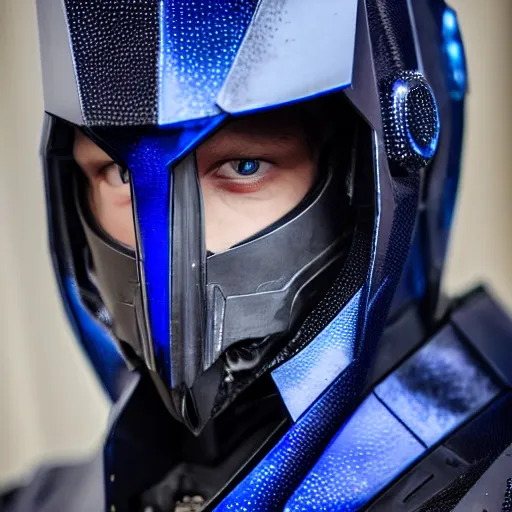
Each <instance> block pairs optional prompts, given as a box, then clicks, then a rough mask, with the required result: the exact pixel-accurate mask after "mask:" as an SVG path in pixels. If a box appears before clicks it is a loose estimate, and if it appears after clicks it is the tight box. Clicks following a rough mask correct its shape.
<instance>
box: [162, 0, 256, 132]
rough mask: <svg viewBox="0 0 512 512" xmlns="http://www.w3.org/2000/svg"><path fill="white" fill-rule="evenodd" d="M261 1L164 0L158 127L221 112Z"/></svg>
mask: <svg viewBox="0 0 512 512" xmlns="http://www.w3.org/2000/svg"><path fill="white" fill-rule="evenodd" d="M257 3H258V2H257V0H210V1H204V0H161V1H160V25H161V28H160V31H161V41H160V50H159V77H158V90H159V102H158V124H160V125H165V124H169V123H174V122H178V121H182V120H185V119H197V118H201V117H205V116H211V115H214V114H217V113H218V112H219V109H218V107H217V106H216V98H217V95H218V92H219V91H220V89H221V87H222V85H223V83H224V80H225V78H226V76H227V74H228V72H229V70H230V68H231V65H232V64H233V61H234V59H235V56H236V54H237V52H238V49H239V47H240V43H241V42H242V38H243V37H244V34H245V32H246V30H247V27H248V26H249V23H250V21H251V19H252V16H253V14H254V11H255V9H256V5H257Z"/></svg>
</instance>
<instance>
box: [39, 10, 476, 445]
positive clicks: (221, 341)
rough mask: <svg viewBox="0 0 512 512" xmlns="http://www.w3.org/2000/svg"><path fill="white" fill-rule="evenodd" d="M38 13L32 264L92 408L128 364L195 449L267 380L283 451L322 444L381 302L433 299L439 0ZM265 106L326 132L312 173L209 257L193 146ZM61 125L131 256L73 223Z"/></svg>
mask: <svg viewBox="0 0 512 512" xmlns="http://www.w3.org/2000/svg"><path fill="white" fill-rule="evenodd" d="M38 18H39V29H40V42H41V54H42V69H43V82H44V95H45V110H46V121H45V129H44V135H43V144H42V157H43V162H44V169H45V176H46V189H47V198H48V201H47V202H48V211H49V224H50V243H51V248H52V255H53V261H54V265H55V270H56V274H57V277H58V280H59V284H60V291H61V294H62V297H63V299H64V303H65V305H66V308H67V311H68V314H69V317H70V319H71V322H72V324H73V325H74V327H75V329H76V332H77V335H78V337H79V339H80V341H81V343H82V344H83V346H84V348H85V351H86V352H87V354H88V356H89V358H90V360H91V361H92V363H93V366H94V368H95V369H96V371H97V373H98V375H99V376H100V378H101V380H102V382H103V383H104V385H105V388H106V389H107V391H108V393H109V394H110V396H111V397H112V398H113V399H114V400H115V399H116V398H117V397H118V396H119V394H120V392H121V390H122V388H123V383H124V382H125V378H126V374H127V373H126V372H127V371H129V370H130V369H133V368H135V367H136V368H138V369H139V370H140V371H143V372H147V373H148V374H149V375H150V376H151V378H152V380H153V382H154V384H155V386H156V388H157V389H158V392H159V394H160V396H161V397H162V399H163V401H164V403H165V405H166V407H167V408H168V409H169V411H170V412H171V414H172V415H173V417H174V418H175V419H177V420H178V421H180V422H182V423H184V424H185V425H186V426H187V427H188V429H189V430H191V431H192V432H194V433H196V434H198V433H199V432H200V431H201V430H202V429H203V428H204V427H205V425H206V424H207V423H208V422H209V421H210V420H211V419H212V418H214V417H216V416H217V415H219V414H220V413H222V411H224V410H226V408H228V407H229V405H230V404H231V403H232V402H233V401H235V400H236V399H237V397H241V396H243V394H244V393H245V392H246V390H247V389H249V388H251V387H253V386H254V385H257V383H258V382H259V381H260V380H261V379H263V378H265V379H267V380H268V379H271V381H272V383H273V385H274V386H275V388H276V389H277V390H278V392H279V395H280V397H281V399H282V402H283V403H284V405H285V406H286V409H287V411H288V414H289V415H290V417H291V419H292V421H293V422H294V424H293V426H292V428H291V430H290V432H289V434H288V435H291V436H293V435H299V433H298V432H299V430H297V429H303V430H302V431H304V429H306V430H307V429H311V428H314V429H315V431H316V436H317V437H318V436H319V437H320V438H322V439H323V438H325V440H326V439H328V436H329V432H330V431H331V430H332V429H333V428H335V427H336V425H337V424H338V423H337V421H338V420H337V418H339V421H341V415H342V411H343V410H344V408H345V407H348V406H349V405H350V404H351V403H353V402H354V400H356V397H357V394H358V393H359V392H360V390H361V388H362V387H363V385H364V380H365V377H366V375H367V371H368V368H369V367H370V366H371V364H372V358H373V357H374V354H375V351H376V348H377V345H378V341H379V338H380V336H381V333H382V330H383V328H384V325H385V322H386V319H387V318H388V315H389V312H390V308H391V306H392V313H393V314H396V313H397V312H399V311H400V310H401V308H403V307H405V305H406V304H407V303H409V302H410V301H413V300H416V301H418V300H420V301H423V302H424V303H425V304H427V306H426V307H428V308H430V309H431V310H432V309H434V308H435V307H436V304H437V295H438V290H439V282H440V273H441V270H442V266H443V260H444V254H445V250H446V243H447V239H448V232H449V227H450V222H451V216H452V211H453V203H454V198H455V191H456V186H457V179H458V168H459V156H460V140H461V133H462V132H461V130H462V109H463V97H464V93H465V86H466V76H465V63H464V56H463V50H462V44H461V41H460V34H459V32H458V28H457V22H456V17H455V15H454V13H453V11H452V10H451V9H449V8H448V7H447V6H446V5H445V3H444V2H443V1H442V0H415V1H414V2H412V1H410V0H398V1H397V0H366V1H365V0H317V1H315V2H314V6H313V5H312V2H311V1H310V0H216V1H206V0H193V1H192V0H38ZM284 108H298V109H300V112H301V115H302V116H304V118H306V119H308V120H311V119H315V122H318V120H320V121H319V122H320V123H321V124H322V123H323V125H324V128H325V127H326V126H328V132H329V133H330V134H331V137H330V138H329V143H328V144H326V149H325V154H324V155H322V158H321V160H320V164H319V166H320V167H321V168H320V169H319V171H320V172H319V176H320V178H319V179H318V181H317V183H316V184H315V185H314V186H313V188H312V189H311V191H310V192H309V193H308V194H307V196H306V197H305V198H304V200H303V201H302V202H301V203H300V204H299V205H298V206H297V207H296V208H294V209H293V210H292V211H291V212H289V213H288V214H286V215H285V216H284V217H283V218H282V219H280V220H279V221H277V222H276V223H274V224H272V225H271V226H268V227H267V228H265V229H264V230H263V231H261V232H260V233H258V234H256V235H255V236H252V237H251V238H249V239H247V240H244V241H242V242H241V243H239V244H237V245H235V246H233V247H231V248H230V249H228V250H226V251H223V252H220V253H215V254H213V253H210V252H208V248H207V247H206V246H205V241H204V212H203V206H202V195H201V187H200V183H199V180H198V176H197V163H196V159H195V149H196V148H197V146H198V145H199V144H200V143H201V142H202V141H204V140H205V139H207V138H208V137H210V136H211V135H212V134H213V133H215V132H216V130H218V129H219V128H220V127H222V126H224V125H225V124H226V123H229V122H230V120H231V119H234V118H237V117H240V116H252V115H258V113H259V112H262V111H267V110H272V109H284ZM75 127H78V128H79V129H80V130H82V131H83V132H84V133H85V134H87V135H88V136H89V137H90V138H91V139H92V140H93V141H94V142H96V143H97V144H98V145H99V146H100V147H101V148H102V149H104V150H105V151H106V152H107V153H108V154H109V156H110V157H111V158H112V159H113V160H114V161H115V162H117V163H118V164H119V165H120V166H122V167H123V168H124V169H126V170H127V171H128V175H129V179H130V184H131V193H132V203H133V217H134V225H135V232H136V250H134V251H133V250H131V249H129V248H127V247H125V246H123V245H122V244H121V243H119V242H117V241H115V240H113V239H112V238H111V237H109V236H108V235H107V234H106V233H105V232H104V231H103V230H102V229H101V227H99V226H98V225H97V223H96V222H95V220H94V219H93V217H92V215H91V214H90V212H89V211H88V206H87V204H86V201H84V183H83V180H81V178H80V173H79V172H77V164H76V162H75V161H74V160H73V157H72V143H73V134H74V129H75ZM404 269H405V270H404ZM397 287H398V292H397ZM301 425H302V426H301ZM313 426H314V427H313ZM294 429H295V430H294ZM294 432H295V434H294ZM283 442H284V441H283ZM320 444H321V443H320Z"/></svg>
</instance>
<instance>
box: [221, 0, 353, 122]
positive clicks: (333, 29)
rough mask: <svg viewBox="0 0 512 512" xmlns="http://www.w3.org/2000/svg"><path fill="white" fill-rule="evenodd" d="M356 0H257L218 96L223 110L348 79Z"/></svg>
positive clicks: (309, 92)
mask: <svg viewBox="0 0 512 512" xmlns="http://www.w3.org/2000/svg"><path fill="white" fill-rule="evenodd" d="M357 3H358V2H357V0H322V1H321V2H315V4H314V7H312V3H311V1H310V0H279V1H276V0H262V1H261V4H260V6H259V7H258V10H257V12H256V15H255V18H254V21H253V22H252V23H251V26H250V27H249V30H248V32H247V36H246V38H245V40H244V42H243V43H242V46H241V48H240V52H239V54H238V56H237V58H236V60H235V63H234V65H233V68H232V70H231V72H230V74H229V75H228V78H227V80H226V83H225V85H224V87H223V89H222V91H221V92H220V95H219V98H218V104H219V106H220V107H221V108H222V109H224V110H226V111H227V112H247V111H251V110H254V109H260V108H265V107H269V106H271V105H277V104H281V103H289V102H291V101H295V100H298V99H301V98H306V97H310V96H313V95H316V94H318V93H322V92H327V91H331V90H334V89H339V88H342V87H345V86H347V85H349V84H350V83H351V80H352V68H353V62H354V46H355V29H356V13H357Z"/></svg>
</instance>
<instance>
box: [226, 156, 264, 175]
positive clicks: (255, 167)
mask: <svg viewBox="0 0 512 512" xmlns="http://www.w3.org/2000/svg"><path fill="white" fill-rule="evenodd" d="M231 165H232V167H233V169H234V170H235V171H236V172H237V173H238V174H240V176H252V175H253V174H256V173H257V172H258V171H259V169H260V161H259V160H235V161H233V162H231Z"/></svg>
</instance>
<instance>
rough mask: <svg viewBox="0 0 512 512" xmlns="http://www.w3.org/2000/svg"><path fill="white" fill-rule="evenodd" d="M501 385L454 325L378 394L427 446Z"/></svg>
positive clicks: (488, 398) (488, 400)
mask: <svg viewBox="0 0 512 512" xmlns="http://www.w3.org/2000/svg"><path fill="white" fill-rule="evenodd" d="M499 392H500V387H499V386H498V384H497V383H496V382H495V381H494V380H492V379H491V378H490V377H489V375H488V373H487V372H486V370H485V369H484V368H483V367H482V366H481V363H479V361H478V360H477V359H476V358H475V357H474V356H473V355H472V354H471V353H470V352H469V351H468V350H467V348H465V347H464V345H463V344H462V342H461V341H459V340H458V339H457V336H456V334H455V332H454V330H453V328H452V327H446V328H445V329H443V330H442V331H441V332H440V333H439V334H438V335H437V336H436V337H435V338H434V339H433V340H432V341H431V342H429V343H428V344H427V345H425V346H424V347H423V348H422V349H421V350H419V351H418V352H417V353H416V354H415V355H414V356H413V357H411V358H410V359H409V360H407V361H406V362H405V363H404V364H402V366H400V367H399V368H398V369H397V370H396V371H395V372H394V373H392V374H391V375H390V376H389V377H387V378H386V380H384V381H383V382H382V383H381V384H379V385H378V386H377V387H376V389H375V393H376V394H377V396H378V397H379V398H380V399H381V400H382V401H383V402H384V403H385V404H386V405H387V406H388V407H389V408H390V409H391V410H392V411H393V412H394V413H395V414H396V415H397V416H398V417H399V418H400V420H401V421H403V422H404V423H405V424H406V425H407V426H408V427H409V428H410V429H411V430H412V431H413V432H414V433H415V434H416V435H417V436H418V437H419V438H420V439H421V440H422V441H423V442H424V443H425V444H426V445H427V446H432V445H433V444H435V443H436V442H438V441H439V440H440V439H441V438H442V437H444V436H445V435H447V434H448V433H449V432H450V431H451V430H453V429H454V428H456V427H457V426H458V425H460V424H461V422H463V421H465V420H466V419H467V418H468V417H469V416H471V415H473V414H475V413H476V412H477V411H478V410H479V409H481V408H482V407H483V406H485V405H486V404H487V403H488V402H490V401H491V400H492V399H493V398H494V397H495V396H496V395H497V394H498V393H499Z"/></svg>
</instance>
